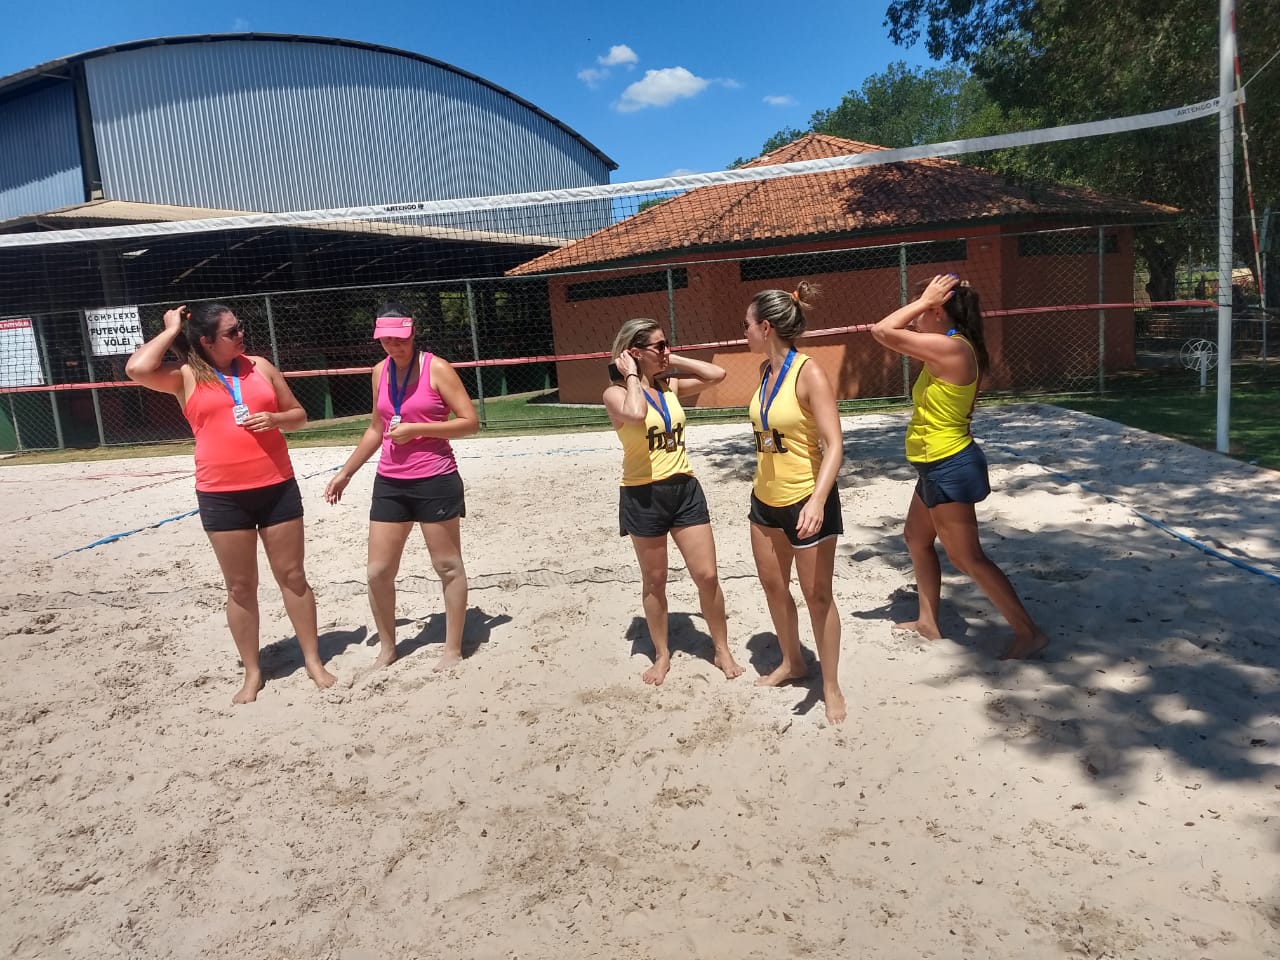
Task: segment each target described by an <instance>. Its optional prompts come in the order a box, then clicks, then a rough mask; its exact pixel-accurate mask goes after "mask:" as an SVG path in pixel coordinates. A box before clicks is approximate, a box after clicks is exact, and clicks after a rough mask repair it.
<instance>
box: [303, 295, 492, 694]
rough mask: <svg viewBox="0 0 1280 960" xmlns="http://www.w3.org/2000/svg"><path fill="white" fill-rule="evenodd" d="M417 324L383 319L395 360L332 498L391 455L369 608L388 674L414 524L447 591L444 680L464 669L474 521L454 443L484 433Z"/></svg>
mask: <svg viewBox="0 0 1280 960" xmlns="http://www.w3.org/2000/svg"><path fill="white" fill-rule="evenodd" d="M413 333H414V324H413V317H412V316H410V314H409V312H408V311H407V310H405V308H404V307H402V306H401V305H400V304H398V303H388V304H385V305H384V306H383V307H382V309H380V310H379V311H378V319H377V323H376V324H375V326H374V331H373V338H374V339H375V340H377V341H378V342H380V343H381V344H382V349H383V350H385V351H386V353H387V357H386V359H385V360H382V361H379V363H378V364H377V365H376V366H375V367H374V368H373V384H372V385H373V414H372V417H371V419H370V421H369V427H368V429H367V430H365V432H364V435H363V436H362V437H361V438H360V442H359V443H357V444H356V448H355V450H353V451H352V452H351V456H349V457H348V458H347V462H346V463H345V464H343V465H342V469H340V470H339V471H338V473H337V475H336V476H335V477H334V478H333V479H332V480H330V481H329V485H328V486H327V487H326V488H325V491H324V497H325V499H326V500H327V501H328V502H329V503H337V502H338V501H339V500H341V499H342V491H343V490H345V489H346V487H347V484H348V483H349V482H350V481H351V478H352V476H354V475H355V472H356V471H357V470H359V469H360V468H361V467H362V466H364V464H365V461H367V460H368V459H369V458H370V457H371V456H373V454H374V453H375V452H376V451H378V450H381V451H382V456H381V458H380V459H379V461H378V475H377V477H376V479H375V480H374V483H373V504H372V506H371V507H370V509H369V569H368V579H369V607H370V608H371V609H372V611H373V622H374V625H375V626H376V628H377V630H378V640H379V642H380V644H381V649H380V651H379V653H378V661H377V662H378V665H379V666H385V665H386V664H389V663H391V662H392V661H393V660H395V659H396V574H397V572H399V569H400V558H401V556H403V554H404V545H405V542H406V541H407V540H408V539H409V532H410V531H411V530H412V528H413V525H414V523H417V524H418V526H419V527H420V528H421V529H422V536H423V539H424V540H426V543H427V553H428V554H430V556H431V565H432V566H433V567H434V568H435V571H436V574H437V575H438V576H439V577H440V583H441V585H442V587H443V589H444V614H445V639H444V652H443V653H442V654H441V656H440V662H439V663H437V664H436V666H435V669H436V670H437V671H440V670H447V669H449V668H450V667H452V666H454V665H455V664H457V663H458V662H459V661H460V660H461V659H462V625H463V621H464V620H465V618H466V614H467V571H466V569H465V568H464V567H463V564H462V537H461V530H460V528H459V520H460V518H462V517H465V516H466V515H467V507H466V502H465V500H464V499H463V490H462V478H461V477H459V476H458V463H457V460H456V459H455V458H454V455H453V448H452V447H451V446H450V444H449V441H450V440H451V439H453V438H455V437H465V436H468V435H470V434H473V433H475V432H476V431H477V430H479V429H480V421H479V418H478V417H477V416H476V411H475V407H474V406H472V403H471V398H470V397H469V396H467V391H466V389H465V388H464V387H463V386H462V381H461V380H459V379H458V374H457V372H456V371H455V370H454V369H453V367H452V365H450V363H449V362H448V361H447V360H445V359H443V358H441V357H437V356H435V355H434V354H432V353H430V352H428V351H425V350H424V351H422V352H419V351H418V350H417V349H416V348H415V346H414V342H413Z"/></svg>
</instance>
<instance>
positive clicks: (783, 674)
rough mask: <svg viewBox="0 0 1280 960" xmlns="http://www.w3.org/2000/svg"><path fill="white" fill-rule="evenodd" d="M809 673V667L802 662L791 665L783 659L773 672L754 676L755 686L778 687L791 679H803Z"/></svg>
mask: <svg viewBox="0 0 1280 960" xmlns="http://www.w3.org/2000/svg"><path fill="white" fill-rule="evenodd" d="M808 675H809V668H808V667H807V666H805V665H804V663H803V662H801V663H799V664H797V665H792V664H790V663H787V661H785V660H783V661H782V665H781V666H780V667H778V669H777V670H775V671H773V673H769V674H765V675H764V676H763V677H757V678H756V686H757V687H780V686H782V685H783V684H784V683H790V682H791V681H792V680H803V679H804V678H805V677H807V676H808Z"/></svg>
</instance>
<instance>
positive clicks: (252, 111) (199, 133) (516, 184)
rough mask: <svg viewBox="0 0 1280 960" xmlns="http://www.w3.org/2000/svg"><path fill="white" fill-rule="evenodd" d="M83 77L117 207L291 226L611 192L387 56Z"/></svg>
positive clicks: (551, 126)
mask: <svg viewBox="0 0 1280 960" xmlns="http://www.w3.org/2000/svg"><path fill="white" fill-rule="evenodd" d="M85 69H86V76H87V79H88V86H89V97H90V103H91V107H92V112H93V124H94V129H95V132H96V137H97V144H98V151H99V157H100V165H101V171H102V182H103V192H104V194H105V195H106V196H107V197H108V198H109V199H123V200H137V201H145V202H153V203H179V204H187V205H192V206H204V207H216V208H222V209H234V210H254V211H283V210H299V209H317V208H328V207H341V206H348V205H358V204H374V203H396V202H402V201H407V200H420V199H424V198H425V199H436V198H446V197H467V196H485V195H489V194H496V193H511V192H519V191H526V190H540V189H553V188H557V187H576V186H587V185H592V184H598V183H605V182H607V181H608V172H609V171H608V167H607V166H606V164H605V161H604V160H603V159H602V158H601V157H600V156H599V155H598V154H596V153H594V152H593V151H592V150H591V149H590V148H589V147H588V146H587V145H586V144H584V143H583V141H581V140H580V139H578V138H577V137H575V136H573V135H572V134H570V133H569V132H567V131H566V130H564V129H563V128H561V127H559V126H557V125H556V124H555V123H553V122H552V121H551V120H550V119H548V118H547V117H544V116H541V115H539V114H538V113H536V112H534V111H532V110H530V109H529V108H528V107H527V106H525V105H524V104H521V103H519V102H518V101H516V100H514V99H512V98H511V97H509V96H507V95H505V94H503V93H501V92H500V91H498V90H495V89H493V88H492V87H489V86H487V85H485V84H483V83H479V82H477V81H476V80H473V79H470V78H469V77H466V76H464V75H462V74H459V73H456V72H454V71H452V70H447V69H444V68H442V67H438V66H435V65H433V64H430V63H425V62H422V61H418V60H414V59H412V58H409V57H403V56H397V55H395V54H391V53H385V52H380V51H375V50H367V49H360V48H355V47H346V46H338V45H330V44H319V43H308V42H284V41H266V40H220V41H215V42H209V43H183V44H175V45H172V46H155V47H145V48H141V49H137V50H130V51H124V52H117V53H112V54H108V55H106V56H101V57H95V58H91V59H89V60H88V61H86V63H85ZM606 222H607V220H606Z"/></svg>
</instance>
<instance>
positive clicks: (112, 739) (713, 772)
mask: <svg viewBox="0 0 1280 960" xmlns="http://www.w3.org/2000/svg"><path fill="white" fill-rule="evenodd" d="M904 426H905V419H904V418H903V417H900V416H887V415H884V416H868V417H860V418H848V419H846V420H845V449H846V463H845V466H844V469H843V471H842V473H841V478H840V489H841V497H842V503H843V512H844V518H845V525H846V531H847V533H846V536H845V537H844V538H843V539H842V541H841V543H840V546H839V549H838V556H837V567H836V580H835V588H836V598H837V603H838V606H839V609H840V613H841V622H842V625H843V630H844V647H843V649H844V655H843V660H842V676H843V681H844V687H845V692H846V694H847V695H848V698H849V707H850V712H849V719H848V721H847V722H846V723H845V724H844V725H843V727H840V728H831V727H828V726H827V725H826V723H825V720H824V719H823V711H822V707H821V704H820V702H819V701H818V697H817V693H818V690H817V688H816V687H815V688H813V689H810V688H807V687H789V688H783V689H780V690H764V689H757V688H755V687H753V686H752V683H751V681H752V679H753V677H754V676H756V675H757V674H758V673H760V672H761V671H765V670H767V669H770V668H771V667H772V666H773V665H774V664H775V663H776V658H777V647H776V643H775V642H774V638H773V636H772V633H771V626H770V623H769V618H768V614H767V611H766V609H765V605H764V601H763V598H762V595H761V593H760V590H759V588H758V584H757V582H756V580H755V575H754V568H753V565H752V562H751V556H750V549H749V542H748V529H747V522H746V519H745V513H746V502H747V495H748V489H749V482H750V476H751V472H752V468H753V462H754V460H753V454H752V453H751V449H750V434H749V431H748V430H747V429H746V428H745V427H744V426H743V425H741V424H726V425H715V426H699V425H696V424H695V425H694V426H693V427H691V429H690V441H689V449H690V454H691V459H692V461H693V463H694V466H695V469H696V470H697V471H698V474H699V476H700V477H701V479H702V481H703V484H704V486H705V488H706V491H707V495H708V498H709V501H710V504H711V509H712V516H713V520H714V523H715V531H716V538H717V544H718V548H719V552H720V571H721V576H722V578H723V582H724V589H725V594H726V598H727V604H728V612H729V618H730V639H731V643H732V645H733V649H734V652H735V655H737V657H738V659H739V660H740V662H742V663H743V665H744V666H747V667H748V670H747V675H746V676H744V677H742V678H739V679H738V680H736V681H732V682H726V681H725V680H724V678H723V676H722V675H721V674H720V673H719V671H718V670H716V668H715V667H714V666H713V665H712V663H711V662H710V655H711V646H710V641H709V638H708V636H707V635H706V632H705V627H704V624H703V623H702V621H701V619H700V617H699V616H698V614H697V594H696V590H695V589H694V587H693V584H692V583H691V581H690V580H689V579H688V577H687V576H685V575H684V574H683V572H682V571H680V572H673V575H672V582H671V585H670V599H671V609H672V614H673V632H672V644H673V648H674V650H675V651H676V657H675V665H674V668H673V670H672V672H671V675H670V677H669V678H668V680H667V682H666V684H665V685H664V686H662V687H661V688H658V689H652V688H649V687H646V686H645V685H644V684H642V683H641V681H640V674H641V672H642V671H643V670H644V669H645V667H646V666H647V665H648V662H649V661H648V657H647V654H648V653H649V652H650V647H649V646H648V642H647V639H646V633H645V629H644V626H643V619H642V616H641V610H640V597H639V576H638V569H637V567H636V564H635V561H634V557H633V554H632V552H631V548H630V545H629V543H628V541H626V540H623V539H621V538H619V537H618V536H617V535H616V533H617V527H616V513H617V493H616V484H617V476H618V470H619V462H620V448H619V445H618V442H617V439H616V437H615V436H614V435H613V434H612V433H598V434H577V435H561V436H549V437H536V438H503V439H487V438H486V439H472V440H466V441H463V442H461V443H459V444H458V447H457V448H458V451H459V454H460V465H461V469H462V473H463V476H464V478H465V480H466V482H467V500H468V507H469V515H468V517H467V519H466V520H465V521H464V523H463V537H464V549H465V554H466V559H467V566H468V572H469V574H470V579H471V595H470V609H469V612H468V619H467V625H466V636H465V639H464V644H465V648H466V651H467V652H468V654H469V657H468V659H467V660H466V661H465V663H464V664H463V666H462V667H461V668H460V669H458V670H456V671H455V672H453V673H450V674H447V675H439V674H435V673H433V672H432V669H431V667H432V665H433V663H434V661H435V658H436V656H437V655H438V650H439V644H440V642H441V641H442V639H443V629H442V627H443V625H442V623H441V620H440V613H439V611H440V609H441V607H440V600H439V585H438V583H437V582H436V581H435V579H434V576H433V575H432V574H431V569H430V565H429V563H428V560H427V556H426V551H425V549H424V548H423V547H422V545H421V542H420V540H416V541H411V545H410V549H409V550H408V551H407V552H406V559H405V565H404V568H403V571H402V579H401V591H402V592H401V602H400V610H401V617H402V621H401V623H402V625H401V632H400V638H401V647H400V652H401V660H400V661H399V662H398V663H396V664H395V665H393V666H392V667H391V668H389V669H385V670H378V671H374V670H371V669H370V667H371V664H372V661H373V658H374V656H375V651H376V646H371V641H372V640H373V637H372V635H371V634H372V620H371V618H370V615H369V611H368V606H367V602H366V599H365V586H364V550H365V537H366V523H367V505H368V497H369V492H370V489H371V487H372V482H373V468H372V466H368V467H366V468H365V469H364V470H363V471H362V472H361V473H360V474H359V475H358V476H357V477H356V479H355V480H354V481H353V482H352V484H351V486H350V488H349V489H348V491H347V493H346V497H345V499H344V502H343V503H342V504H340V505H339V506H336V507H328V506H327V505H326V504H325V503H324V502H323V500H322V498H321V492H322V490H323V489H324V484H325V482H326V481H327V479H328V476H329V471H330V470H331V469H332V468H335V467H337V466H338V465H339V464H341V462H342V460H343V459H344V458H345V456H346V454H347V452H348V448H330V449H308V450H295V451H294V463H295V466H296V467H297V470H298V473H299V476H300V478H302V479H301V485H302V490H303V494H304V497H305V498H306V502H307V511H308V514H307V533H308V573H309V575H310V579H311V581H312V584H313V586H314V587H315V590H316V594H317V596H318V601H319V607H320V623H321V649H322V652H323V654H324V656H325V658H326V660H327V661H328V667H329V669H330V670H331V671H333V672H334V673H336V674H337V675H338V676H339V682H338V684H337V685H336V686H335V687H334V688H333V689H332V690H329V691H327V692H323V693H321V692H318V691H317V690H315V689H314V687H313V686H312V684H311V683H310V682H309V681H308V680H307V678H306V675H305V673H304V672H303V669H302V663H301V659H300V657H299V655H298V652H297V645H296V643H295V642H294V641H293V640H292V637H291V636H290V630H289V627H288V622H287V620H286V619H285V617H284V613H283V608H282V606H281V604H280V601H279V596H278V593H277V592H276V591H275V588H274V585H264V586H263V588H262V591H261V597H262V600H263V642H264V645H267V650H266V652H265V655H264V667H265V669H266V672H267V686H266V689H265V690H264V691H263V692H262V694H261V695H260V697H259V699H258V702H257V703H256V704H254V705H252V706H248V707H243V708H234V709H233V708H232V707H231V706H230V700H231V696H232V694H234V693H235V691H236V690H237V689H238V686H239V682H240V674H239V670H238V665H237V661H236V659H235V654H234V649H233V647H232V644H231V640H230V637H229V635H228V633H227V630H226V626H225V622H224V620H223V613H222V602H223V593H222V589H221V580H220V577H219V575H218V571H217V567H216V564H215V562H214V558H213V555H212V552H211V551H210V550H209V549H208V546H207V544H206V542H205V541H204V538H203V535H202V533H201V532H200V528H199V521H198V519H197V518H195V517H188V518H185V519H177V520H173V521H172V522H169V523H164V524H161V525H159V526H155V527H153V528H149V529H144V530H142V532H139V533H137V534H135V535H133V536H129V537H125V538H123V539H120V540H117V541H115V542H111V543H107V544H104V545H102V546H99V547H96V548H94V549H91V550H83V551H79V552H74V553H68V554H66V555H63V556H59V555H61V554H64V552H65V551H70V550H74V549H75V548H78V547H82V546H85V545H86V544H89V543H91V542H93V541H95V540H98V539H100V538H103V537H106V536H109V535H111V534H115V533H120V532H124V531H128V530H132V529H136V528H143V527H150V525H151V524H156V523H159V522H160V521H162V520H165V519H166V518H170V517H175V516H177V515H179V514H182V513H184V512H185V511H187V510H190V509H191V508H193V507H194V495H193V493H192V480H191V472H192V465H191V459H190V458H189V457H156V458H152V459H141V460H124V461H114V462H97V463H83V464H68V465H62V466H21V465H19V466H8V467H5V468H3V469H0V493H3V496H0V519H2V520H3V523H4V529H5V531H6V532H5V549H4V550H3V551H0V571H2V573H3V586H0V631H2V632H3V634H4V641H3V644H2V645H0V657H2V660H0V701H2V713H0V722H2V724H3V746H2V748H0V749H2V750H3V763H2V766H0V771H2V780H3V783H2V790H3V831H2V833H3V840H2V841H0V843H2V856H3V867H4V869H3V873H2V879H0V889H2V891H3V901H4V910H3V919H2V920H0V954H2V955H3V956H12V957H32V958H34V957H41V958H45V957H48V958H53V957H68V958H95V960H98V958H107V957H129V958H149V957H195V956H201V957H236V958H244V957H254V958H341V960H358V958H371V960H372V958H384V957H397V958H412V957H422V958H425V957H479V958H515V957H519V958H534V957H592V958H604V957H628V958H630V957H637V958H640V957H654V958H665V957H733V958H744V957H760V958H776V957H787V956H797V957H799V956H803V957H833V958H835V957H841V958H844V957H867V958H917V957H938V958H950V957H974V958H991V957H1020V958H1041V957H1044V958H1051V957H1075V956H1080V957H1095V958H1096V957H1114V958H1133V957H1142V958H1170V960H1172V958H1200V957H1207V958H1224V960H1225V958H1231V960H1241V958H1244V960H1247V958H1265V957H1275V956H1276V955H1277V954H1280V645H1278V644H1277V636H1280V628H1278V627H1277V624H1280V484H1278V483H1277V477H1276V474H1274V473H1269V472H1266V471H1259V470H1257V469H1256V468H1252V467H1249V466H1246V465H1242V464H1238V463H1235V462H1233V461H1230V460H1227V459H1225V458H1221V457H1218V456H1216V455H1214V454H1210V453H1205V452H1202V451H1199V450H1195V449H1192V448H1189V447H1186V446H1182V445H1180V444H1175V443H1171V442H1167V441H1163V440H1161V439H1159V438H1154V437H1151V436H1149V435H1146V434H1142V433H1140V432H1137V431H1131V430H1128V429H1125V428H1121V427H1117V426H1116V425H1114V424H1111V423H1108V422H1106V421H1101V420H1096V419H1093V418H1090V417H1086V416H1083V415H1078V414H1073V413H1069V412H1066V411H1062V410H1058V409H1056V408H1052V407H1046V406H1037V405H1029V406H1017V407H1007V408H990V409H987V410H985V411H980V413H979V415H978V417H977V419H976V424H975V428H976V430H977V432H978V434H979V436H981V437H982V438H984V441H985V449H986V451H987V454H988V457H989V459H990V461H991V466H992V480H993V484H994V486H995V487H996V490H997V492H996V494H995V495H994V496H993V497H992V498H991V499H990V500H989V501H988V502H987V503H986V504H984V505H983V506H982V507H981V508H980V510H979V516H980V518H981V519H982V521H983V523H984V525H985V526H984V533H985V540H986V543H987V546H988V548H989V550H990V552H991V553H992V555H993V556H994V557H995V559H996V560H997V562H999V563H1000V564H1001V565H1002V566H1003V567H1004V568H1005V570H1006V571H1007V572H1008V573H1009V574H1010V576H1011V578H1012V579H1013V581H1014V583H1015V585H1016V586H1017V587H1018V589H1019V591H1020V592H1021V594H1022V596H1023V598H1024V599H1025V601H1026V603H1027V606H1028V608H1029V610H1030V611H1031V613H1032V615H1033V616H1034V617H1035V618H1036V619H1037V620H1038V621H1039V622H1040V623H1041V624H1042V625H1043V626H1044V627H1045V628H1046V629H1047V630H1048V631H1049V632H1050V633H1051V635H1052V636H1053V637H1054V638H1055V645H1054V651H1053V656H1052V657H1051V658H1050V659H1049V660H1047V661H1045V662H1035V663H1026V664H1002V663H998V662H997V661H996V660H995V659H994V655H995V653H997V652H998V651H999V650H1000V649H1001V647H1002V645H1003V644H1004V642H1005V640H1006V634H1005V631H1004V628H1003V625H1002V624H1001V623H1000V622H999V621H998V618H997V617H996V615H995V614H994V611H993V610H992V609H991V607H990V605H989V604H988V603H987V602H986V600H985V599H984V598H983V597H982V596H981V595H980V594H978V592H977V591H976V589H975V588H974V587H973V586H972V585H970V584H969V583H967V582H966V581H963V580H962V579H961V578H959V577H957V576H956V575H955V574H954V573H951V572H950V571H949V570H948V572H947V575H946V578H945V582H944V587H943V626H944V629H945V630H946V631H947V633H948V634H949V639H947V640H944V641H941V642H938V643H934V644H924V643H921V642H917V641H914V640H912V639H911V638H909V637H905V636H902V635H898V634H895V632H894V631H893V630H891V623H892V620H893V619H894V618H898V619H901V618H904V617H906V616H907V615H909V614H910V613H912V612H913V609H914V604H913V602H912V601H911V599H910V596H909V592H910V590H911V589H912V577H911V571H910V564H909V560H908V557H907V555H906V551H905V549H904V548H903V546H902V543H901V539H900V531H901V524H902V518H903V516H904V513H905V508H906V504H907V499H908V497H909V495H910V490H911V480H912V478H913V477H914V473H913V471H911V470H910V469H909V468H908V467H907V466H906V465H905V464H904V463H903V461H902V455H901V440H902V433H903V429H904ZM1081 484H1084V485H1085V486H1082V485H1081ZM1139 513H1142V514H1146V515H1147V516H1148V517H1150V519H1151V520H1154V521H1158V522H1159V523H1162V524H1164V525H1166V526H1167V527H1168V528H1169V529H1168V530H1165V529H1160V528H1158V527H1157V526H1155V525H1153V524H1152V523H1151V522H1148V520H1146V519H1143V518H1142V517H1141V516H1139ZM1188 540H1191V541H1197V542H1199V543H1202V544H1204V545H1207V546H1209V547H1211V548H1212V549H1214V550H1217V551H1218V552H1219V553H1220V554H1222V555H1223V556H1224V557H1231V558H1234V559H1236V560H1239V561H1240V562H1242V563H1244V564H1249V565H1252V566H1254V567H1255V568H1257V569H1258V570H1259V571H1260V572H1251V571H1250V570H1247V569H1244V568H1242V567H1241V566H1237V565H1233V564H1232V563H1229V562H1227V560H1225V559H1218V558H1215V557H1212V556H1210V555H1208V554H1206V553H1205V552H1203V551H1202V550H1200V549H1197V547H1196V546H1194V545H1193V544H1191V543H1188V542H1187V541H1188ZM673 565H678V564H677V558H676V555H675V554H674V551H673ZM263 571H264V575H265V564H264V565H263ZM796 592H797V596H798V590H797V591H796ZM802 623H803V629H802V637H803V638H804V639H805V641H806V644H807V646H809V647H810V649H811V647H812V645H811V642H810V641H809V633H808V627H807V622H806V621H805V620H804V618H803V611H802Z"/></svg>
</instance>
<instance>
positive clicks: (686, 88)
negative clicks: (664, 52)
mask: <svg viewBox="0 0 1280 960" xmlns="http://www.w3.org/2000/svg"><path fill="white" fill-rule="evenodd" d="M710 82H711V81H710V80H704V79H703V78H702V77H697V76H694V75H693V74H692V73H690V72H689V71H688V70H686V69H685V68H684V67H666V68H664V69H662V70H646V71H645V74H644V79H642V80H637V81H636V82H635V83H633V84H631V86H629V87H627V89H625V90H623V91H622V99H621V100H619V101H618V102H617V103H616V104H615V107H616V109H617V110H618V111H619V112H620V113H634V112H635V111H637V110H643V109H644V108H645V107H665V106H668V105H670V104H672V103H674V102H675V101H677V100H683V99H685V98H687V97H696V96H697V95H698V94H700V93H701V92H702V91H703V90H705V89H706V88H707V84H709V83H710Z"/></svg>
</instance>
